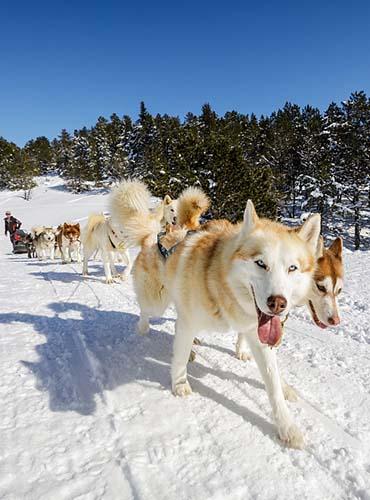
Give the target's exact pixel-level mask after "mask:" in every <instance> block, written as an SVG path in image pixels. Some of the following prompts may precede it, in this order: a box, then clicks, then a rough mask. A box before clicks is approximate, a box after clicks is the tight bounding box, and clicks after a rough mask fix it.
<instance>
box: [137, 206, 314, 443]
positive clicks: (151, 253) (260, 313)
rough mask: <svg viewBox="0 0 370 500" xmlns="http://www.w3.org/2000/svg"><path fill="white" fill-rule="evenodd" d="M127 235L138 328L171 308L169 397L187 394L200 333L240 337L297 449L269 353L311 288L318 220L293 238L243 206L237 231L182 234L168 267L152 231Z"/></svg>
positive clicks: (298, 438) (284, 434)
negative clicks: (132, 250)
mask: <svg viewBox="0 0 370 500" xmlns="http://www.w3.org/2000/svg"><path fill="white" fill-rule="evenodd" d="M180 211H181V207H179V212H180ZM129 229H130V230H131V231H132V235H131V237H132V238H133V239H134V238H135V236H137V237H138V236H139V241H142V250H141V252H140V254H139V256H138V258H137V260H136V263H135V272H134V286H135V290H136V293H137V294H138V301H139V304H140V306H141V318H140V322H139V328H140V327H142V328H141V329H142V330H143V329H144V327H145V328H147V321H148V318H149V316H150V315H153V316H154V315H161V314H162V313H163V311H164V310H165V308H166V306H167V305H168V304H169V302H171V301H173V302H174V303H175V306H176V310H177V321H176V335H175V341H174V353H173V359H172V368H171V376H172V390H173V392H174V394H175V395H177V396H186V395H188V394H190V393H191V388H190V385H189V382H188V379H187V362H188V359H189V355H190V352H191V348H192V344H193V340H194V337H195V336H196V335H197V334H198V333H199V332H200V331H202V330H203V331H204V330H210V331H227V330H230V329H231V330H234V331H237V332H241V333H242V334H243V337H244V338H246V339H247V341H248V343H249V346H250V348H251V350H252V354H253V356H254V359H255V360H256V362H257V365H258V367H259V369H260V372H261V375H262V377H263V380H264V382H265V385H266V390H267V393H268V396H269V399H270V402H271V406H272V409H273V415H274V419H275V422H276V425H277V428H278V433H279V436H280V438H281V440H282V441H284V442H285V443H286V444H287V445H288V446H291V447H296V448H300V447H302V446H303V435H302V434H301V432H300V431H299V429H298V428H297V427H296V425H295V424H294V422H293V419H292V417H291V415H290V412H289V409H288V407H287V404H286V401H285V399H284V392H283V387H282V381H281V378H280V374H279V371H278V367H277V363H276V350H275V349H272V347H273V346H275V345H278V343H279V342H280V339H281V336H282V328H281V318H282V317H284V316H285V315H286V314H287V313H288V312H289V311H290V309H291V308H292V307H294V306H295V305H297V304H299V303H300V302H302V301H303V300H304V298H305V297H306V296H307V294H308V290H309V287H310V286H311V283H312V277H313V273H314V270H315V263H316V259H315V257H316V248H317V244H318V238H319V233H320V216H319V215H314V216H312V217H311V218H310V219H308V220H307V221H306V222H305V223H304V224H303V225H302V226H301V228H299V229H298V230H291V229H289V228H288V227H285V226H283V225H281V224H278V223H275V222H272V221H269V220H265V219H260V218H259V217H258V216H257V214H256V212H255V209H254V206H253V203H252V202H251V201H248V203H247V207H246V210H245V213H244V221H243V223H242V224H241V225H239V226H234V227H232V228H230V229H229V230H227V229H226V230H225V231H223V232H212V231H206V230H205V231H199V232H197V233H193V234H190V235H189V234H188V235H187V236H186V237H184V238H183V239H182V241H181V242H179V243H178V244H177V246H176V251H174V252H172V253H171V254H170V255H169V256H168V257H167V259H166V260H165V259H164V258H163V256H162V255H161V254H160V252H159V251H158V248H157V243H156V238H155V235H153V234H152V231H153V229H152V228H151V227H149V226H148V227H147V234H146V237H145V234H144V233H145V231H143V228H142V227H140V228H135V227H132V228H129ZM135 233H136V235H135ZM150 242H151V245H152V246H151V247H148V245H149V244H150ZM153 259H155V260H154V262H155V263H156V265H153ZM149 306H150V308H149ZM143 307H144V309H143ZM146 308H148V309H146Z"/></svg>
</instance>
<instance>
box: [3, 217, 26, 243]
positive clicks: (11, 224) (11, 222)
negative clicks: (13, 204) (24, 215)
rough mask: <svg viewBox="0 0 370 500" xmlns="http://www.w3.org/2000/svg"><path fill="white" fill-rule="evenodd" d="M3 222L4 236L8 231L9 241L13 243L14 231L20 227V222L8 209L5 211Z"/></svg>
mask: <svg viewBox="0 0 370 500" xmlns="http://www.w3.org/2000/svg"><path fill="white" fill-rule="evenodd" d="M4 222H5V236H6V235H7V234H8V233H9V236H10V241H11V243H12V245H13V243H14V235H15V232H16V230H17V229H19V228H20V227H21V225H22V222H21V221H20V220H18V219H16V218H15V217H13V216H12V214H11V213H10V212H9V210H7V211H6V212H5V218H4Z"/></svg>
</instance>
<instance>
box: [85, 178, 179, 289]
mask: <svg viewBox="0 0 370 500" xmlns="http://www.w3.org/2000/svg"><path fill="white" fill-rule="evenodd" d="M150 198H151V195H150V193H149V191H148V189H147V187H146V186H145V184H144V183H143V182H141V181H136V180H132V181H124V182H122V183H121V184H120V185H119V186H117V187H116V188H115V189H113V190H112V194H111V205H112V206H111V212H112V216H111V217H107V218H106V217H104V215H103V214H92V215H90V216H89V219H88V222H87V225H86V226H85V228H84V229H83V232H82V243H83V253H84V259H83V275H84V276H87V275H88V261H89V259H90V257H91V256H92V255H93V254H94V253H95V252H96V251H100V254H101V257H102V260H103V263H104V271H105V279H106V283H113V281H114V280H113V278H114V277H120V278H126V277H127V276H128V275H129V274H130V272H131V267H132V262H131V259H130V254H129V248H132V247H134V246H135V243H133V242H132V241H131V240H130V238H129V237H128V235H127V231H126V225H128V224H129V225H136V226H140V225H141V224H144V225H149V226H150V225H153V224H154V226H155V227H157V225H158V224H159V225H160V227H164V226H165V225H166V224H174V223H175V222H176V205H177V202H176V200H172V199H171V197H170V196H169V195H167V196H165V198H164V199H163V201H162V202H161V203H160V205H159V206H158V207H157V208H156V209H154V210H150V208H149V207H150V204H151V200H150ZM117 211H118V212H119V213H120V215H121V216H120V218H119V219H117V218H115V216H114V214H115V213H116V212H117ZM115 257H120V258H121V259H122V260H123V261H124V262H125V263H126V269H125V271H124V273H123V275H119V274H118V273H117V270H116V268H115V264H114V261H115Z"/></svg>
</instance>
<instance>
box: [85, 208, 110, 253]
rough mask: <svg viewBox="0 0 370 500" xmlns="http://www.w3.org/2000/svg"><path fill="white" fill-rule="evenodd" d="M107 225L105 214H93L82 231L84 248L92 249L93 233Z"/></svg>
mask: <svg viewBox="0 0 370 500" xmlns="http://www.w3.org/2000/svg"><path fill="white" fill-rule="evenodd" d="M103 224H105V217H104V215H103V214H91V215H89V218H88V219H87V224H86V226H85V227H84V228H83V230H82V231H81V242H82V244H83V246H84V247H86V248H89V247H92V246H93V245H92V235H93V232H94V231H95V230H96V229H97V228H98V227H100V226H102V225H103Z"/></svg>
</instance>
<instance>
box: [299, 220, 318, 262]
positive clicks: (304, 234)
mask: <svg viewBox="0 0 370 500" xmlns="http://www.w3.org/2000/svg"><path fill="white" fill-rule="evenodd" d="M320 223H321V216H320V214H314V215H311V217H309V218H308V219H307V220H306V222H305V223H304V224H303V225H302V226H301V227H300V229H299V230H298V234H299V236H300V238H301V239H302V240H303V241H305V242H306V243H307V244H308V245H309V247H310V248H311V250H312V251H313V252H314V253H316V249H317V245H318V240H319V236H320V229H321V227H320Z"/></svg>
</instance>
